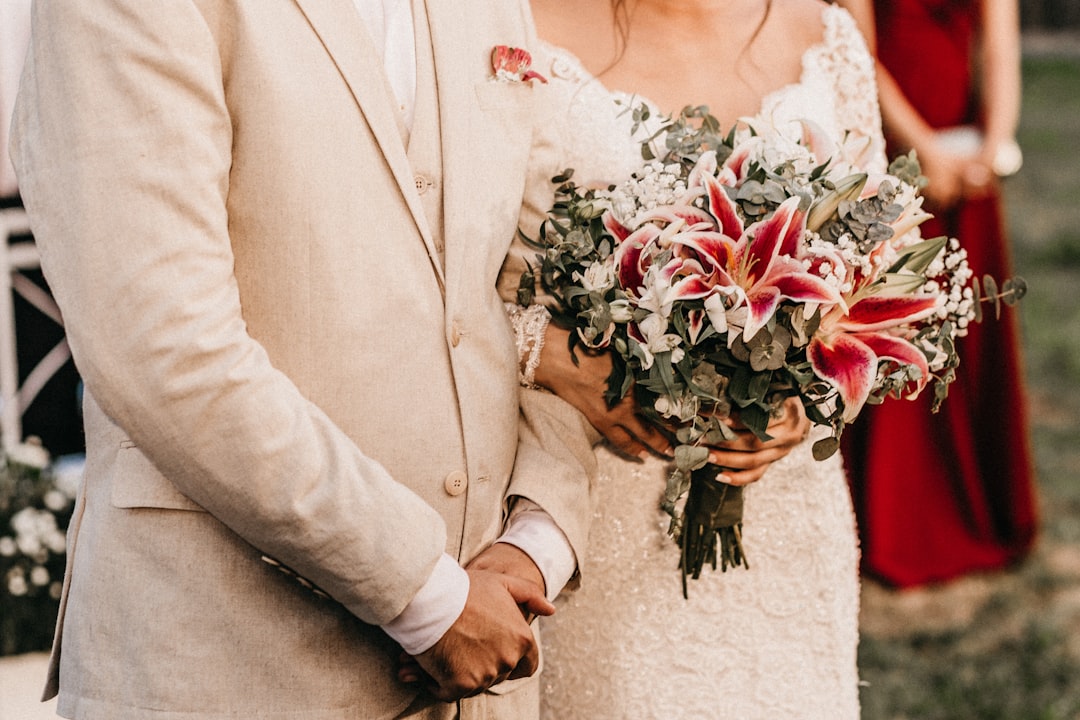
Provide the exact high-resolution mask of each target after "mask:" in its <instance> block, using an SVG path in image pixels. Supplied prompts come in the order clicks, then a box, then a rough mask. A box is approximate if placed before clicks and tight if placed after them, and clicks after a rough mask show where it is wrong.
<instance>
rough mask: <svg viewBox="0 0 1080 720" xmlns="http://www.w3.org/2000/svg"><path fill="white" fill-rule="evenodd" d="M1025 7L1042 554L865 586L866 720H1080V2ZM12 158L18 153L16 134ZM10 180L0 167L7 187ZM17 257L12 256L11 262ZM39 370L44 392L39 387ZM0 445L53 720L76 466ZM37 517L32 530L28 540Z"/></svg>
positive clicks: (22, 275) (75, 441)
mask: <svg viewBox="0 0 1080 720" xmlns="http://www.w3.org/2000/svg"><path fill="white" fill-rule="evenodd" d="M1020 5H1021V19H1022V26H1023V30H1024V33H1023V111H1022V116H1021V123H1020V129H1019V133H1018V138H1017V139H1018V141H1019V144H1020V146H1021V148H1022V149H1023V153H1024V164H1023V167H1022V169H1021V170H1020V171H1019V173H1018V174H1016V175H1014V176H1012V177H1009V178H1007V179H1006V180H1005V181H1004V188H1005V197H1006V204H1007V216H1008V229H1009V236H1010V239H1011V243H1012V251H1013V258H1014V262H1015V266H1016V271H1017V273H1018V274H1019V275H1021V276H1023V277H1024V278H1025V279H1026V280H1027V283H1028V286H1029V294H1028V296H1027V297H1026V298H1025V299H1024V301H1023V302H1022V303H1021V304H1020V306H1019V307H1018V308H1017V309H1016V312H1018V313H1019V317H1020V320H1021V326H1022V332H1023V338H1024V347H1025V363H1026V370H1025V372H1026V375H1027V378H1028V387H1029V397H1028V402H1029V407H1030V413H1031V419H1032V442H1033V447H1034V451H1035V459H1036V465H1037V472H1038V492H1039V510H1040V513H1041V523H1040V533H1039V539H1038V543H1037V545H1036V549H1035V551H1034V552H1033V553H1032V554H1031V555H1030V556H1029V557H1028V558H1026V559H1025V560H1024V561H1023V562H1021V563H1020V564H1019V565H1017V566H1016V567H1013V568H1010V569H1009V570H1007V571H1003V572H995V573H987V574H981V575H972V576H967V577H963V578H960V579H957V580H953V581H950V582H948V583H944V584H940V585H934V586H929V587H921V588H917V589H909V590H903V591H896V590H891V589H888V588H886V587H884V586H882V585H878V584H876V583H874V582H872V581H864V583H863V588H864V590H863V613H862V631H863V638H862V642H861V645H860V655H859V663H860V667H861V675H862V679H863V684H864V686H863V688H862V693H861V696H862V703H863V717H864V718H866V719H867V720H916V719H918V720H967V719H979V720H982V719H985V720H991V719H993V720H998V719H1000V720H1028V719H1030V720H1080V301H1078V298H1080V0H1021V3H1020ZM27 6H28V2H23V0H0V70H3V69H4V68H3V65H4V64H10V62H11V60H10V56H12V55H15V54H17V53H18V52H19V46H18V45H17V44H15V43H13V42H12V41H11V40H10V39H9V38H7V37H6V34H5V33H4V30H5V29H6V28H5V25H4V23H9V24H10V23H11V22H13V21H14V20H17V19H18V17H19V13H21V12H24V11H25V7H27ZM11 84H12V77H11V75H9V74H5V73H3V72H0V114H2V113H5V112H9V111H10V90H11ZM0 141H2V142H3V143H4V144H6V141H7V137H6V127H3V128H0ZM4 172H6V171H5V170H4V169H3V168H0V183H3V182H4V181H5V176H4V175H3V173H4ZM0 190H3V191H0V196H2V197H0V218H8V219H11V224H10V226H5V234H7V235H10V237H8V238H7V241H6V244H5V248H4V254H3V255H2V257H3V259H4V264H5V265H6V266H7V268H5V269H4V271H5V272H6V271H7V269H8V268H14V269H15V270H16V272H14V273H8V274H9V275H11V277H13V278H15V287H14V288H12V287H11V286H10V285H7V284H5V283H0V290H2V291H3V293H5V294H6V295H8V296H10V298H11V304H10V306H5V304H4V303H3V302H0V312H8V310H6V309H5V308H7V307H10V313H12V314H13V315H12V316H13V318H14V337H15V338H16V340H17V342H16V343H15V344H14V346H13V347H7V346H4V345H0V363H4V364H5V368H0V370H5V369H6V372H8V373H9V374H12V375H13V376H14V377H16V378H17V381H18V383H19V384H21V385H23V386H25V385H27V384H28V383H29V384H30V385H34V386H35V387H32V390H33V398H32V399H30V401H29V402H26V403H24V407H21V408H20V410H21V411H22V412H21V413H20V417H19V421H20V423H21V429H20V431H19V432H20V433H21V434H22V436H23V437H25V436H36V437H38V438H40V440H41V449H42V450H44V451H47V453H48V455H49V456H50V457H51V458H52V459H53V460H54V461H55V459H56V458H58V457H63V458H69V456H73V457H74V458H76V461H75V464H74V467H77V457H78V453H79V452H80V451H81V449H82V448H81V442H82V440H81V421H80V418H79V413H78V393H79V381H78V375H77V373H76V372H75V369H74V367H73V366H72V365H71V362H70V360H67V359H66V355H65V354H64V352H65V348H64V346H63V332H62V330H61V328H60V327H59V326H58V325H57V324H56V323H55V322H54V321H53V319H51V318H50V309H49V306H48V301H47V296H46V297H42V296H41V295H42V293H43V292H44V289H45V284H44V281H43V279H42V278H41V276H40V273H39V272H37V271H36V270H35V269H34V263H33V259H32V252H31V253H30V254H29V255H27V254H26V251H27V247H25V244H26V243H30V244H31V245H32V238H30V236H29V235H28V233H27V232H26V231H25V229H24V228H20V226H19V224H18V222H16V220H15V219H14V218H15V215H14V213H17V212H18V205H19V203H18V199H17V196H16V195H15V194H14V192H13V191H12V190H11V188H10V186H9V187H8V188H7V189H3V188H0ZM6 211H11V213H9V214H7V215H4V214H3V213H5V212H6ZM6 221H7V220H5V222H6ZM16 246H21V247H16ZM13 248H14V249H15V250H16V251H17V252H8V250H10V249H13ZM19 253H23V254H21V255H20V254H19ZM13 258H14V260H12V259H13ZM15 261H18V262H15ZM34 288H38V289H39V290H40V291H41V292H36V291H35V289H34ZM0 300H2V298H0ZM58 348H59V349H58ZM43 360H46V362H47V365H48V371H49V373H48V377H47V378H43V377H42V375H43V374H44V373H43V372H41V371H38V373H37V376H34V374H33V373H34V368H35V367H37V366H39V364H40V363H41V362H42V361H43ZM0 374H2V373H0ZM11 403H12V401H11V400H10V398H9V400H8V404H7V405H6V409H7V410H8V411H10V410H11V409H12V407H13V405H12V404H11ZM3 409H4V406H0V411H2V410H3ZM3 441H4V446H5V448H6V449H8V450H9V456H10V455H11V453H12V451H13V452H15V453H16V454H17V453H22V455H21V457H22V458H23V460H25V461H26V462H27V463H29V464H28V465H23V466H20V467H21V469H20V470H19V471H18V472H14V471H11V470H5V471H0V536H6V537H10V538H13V540H12V541H11V542H9V543H8V544H7V545H5V543H4V542H3V538H2V537H0V580H3V581H4V582H3V583H0V656H2V657H0V718H3V719H4V720H9V719H10V720H26V719H28V718H30V717H32V716H33V717H36V716H37V715H36V714H35V715H31V714H30V713H35V712H39V711H41V710H44V714H43V715H42V716H43V717H44V716H49V715H51V713H50V712H48V710H47V709H46V708H41V709H40V710H35V709H33V708H34V706H35V699H36V697H37V695H38V692H39V688H40V686H41V681H42V678H43V673H44V667H45V656H44V655H43V654H42V653H41V652H40V651H41V650H44V649H45V648H46V647H47V645H48V641H49V638H50V637H51V631H52V627H51V626H52V619H53V618H54V617H55V592H54V591H55V590H56V589H57V587H56V583H57V582H58V580H59V578H58V577H57V573H58V572H62V552H59V553H57V552H52V553H51V554H49V552H48V550H49V548H48V544H49V537H50V536H49V532H51V531H53V530H59V531H61V532H62V530H63V528H64V527H66V517H67V516H68V515H69V514H70V494H71V483H72V479H71V472H72V471H71V468H72V467H73V464H72V461H71V460H70V459H68V460H66V461H65V462H62V463H60V464H59V465H50V466H48V467H46V468H44V469H42V468H40V467H37V466H36V465H35V463H37V462H38V461H39V460H40V458H41V455H40V454H38V455H35V454H34V451H33V449H30V450H29V454H27V452H28V451H27V448H25V447H19V448H17V449H13V447H14V444H13V443H12V438H11V437H10V435H9V437H7V438H3ZM50 493H52V494H51V495H50ZM18 503H22V504H23V505H18ZM27 503H29V504H34V505H36V506H37V508H38V509H39V510H40V511H41V512H42V513H44V512H47V513H48V514H49V515H51V516H52V519H51V520H50V519H48V518H45V517H44V515H43V514H39V515H38V516H35V517H36V518H37V520H36V522H37V524H36V525H34V526H33V528H36V529H35V530H34V532H37V533H38V537H39V540H40V543H39V544H40V545H41V546H42V547H37V548H31V549H36V551H37V552H38V554H39V555H40V553H41V552H42V551H43V550H44V551H45V552H46V555H48V560H49V562H48V563H46V564H47V565H48V566H49V568H50V576H49V577H48V578H45V579H44V582H43V583H41V584H35V582H34V581H32V580H31V579H30V576H29V574H26V583H25V587H22V586H18V583H16V586H15V588H14V589H15V590H19V589H22V590H23V592H21V593H14V592H13V591H12V588H13V586H12V584H11V583H10V582H9V581H10V577H13V575H11V576H7V575H3V573H11V572H14V571H12V570H11V568H13V567H15V566H16V564H17V563H16V561H17V560H18V558H19V557H21V556H22V555H24V554H25V553H23V552H22V551H23V549H24V548H22V547H21V546H17V545H16V544H13V543H15V540H14V538H16V537H17V535H18V532H17V531H16V530H14V529H12V528H9V527H6V525H10V524H11V520H12V519H13V516H14V515H15V514H16V513H17V511H18V510H19V509H20V507H22V506H24V505H26V504H27ZM27 517H28V516H27V515H23V516H22V521H21V522H22V525H23V526H24V530H25V529H26V527H28V526H29V525H31V524H30V523H28V521H27ZM50 523H51V525H50ZM46 526H49V527H46ZM33 528H31V529H33ZM27 532H30V531H29V530H27ZM24 534H25V533H24ZM27 542H29V543H30V544H31V545H32V544H33V542H31V541H30V540H27ZM13 547H14V548H16V550H12V548H13ZM7 550H11V552H10V553H8V552H6V551H7ZM57 563H59V564H58V565H57ZM57 568H60V569H61V570H57ZM38 580H41V578H38ZM28 708H30V709H28Z"/></svg>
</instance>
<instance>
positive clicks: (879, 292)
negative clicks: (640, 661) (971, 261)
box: [518, 108, 1024, 594]
mask: <svg viewBox="0 0 1080 720" xmlns="http://www.w3.org/2000/svg"><path fill="white" fill-rule="evenodd" d="M635 112H641V111H640V110H638V111H635ZM658 138H662V139H663V142H664V147H663V150H662V151H661V152H657V150H656V148H655V147H654V146H655V144H656V143H657V142H658ZM642 147H643V156H644V158H645V162H644V165H643V167H642V168H641V170H640V171H639V172H637V173H636V174H635V175H634V176H633V177H632V178H631V179H629V180H628V181H626V182H624V183H622V184H621V185H617V186H612V187H609V188H606V189H590V188H584V187H579V186H577V185H576V184H575V183H574V182H573V179H572V171H566V172H564V173H563V174H562V175H560V176H559V177H557V178H555V179H554V180H555V182H556V183H558V184H559V187H558V189H557V192H556V202H555V205H554V207H553V209H552V211H551V213H550V214H549V217H548V219H547V220H546V222H545V223H544V225H543V227H542V228H541V229H540V232H539V236H538V238H537V239H532V240H528V242H530V243H531V244H532V245H533V246H534V247H535V248H536V249H537V250H538V251H539V254H538V255H537V267H535V268H530V271H528V272H526V273H525V275H524V276H523V278H522V283H521V289H520V290H519V297H518V300H519V302H521V303H523V304H528V303H530V302H532V301H533V300H534V296H535V294H536V292H537V287H536V283H537V281H538V282H539V284H540V289H542V290H543V292H544V293H546V294H547V295H548V296H550V299H551V302H550V305H551V307H550V308H549V309H550V310H551V312H552V318H553V322H556V323H558V324H560V325H562V326H564V327H568V328H572V329H573V330H574V331H575V332H572V333H571V343H570V350H571V352H572V353H573V352H575V349H576V348H579V347H582V346H583V347H584V348H587V350H588V351H611V352H612V356H613V358H614V369H613V371H612V374H611V376H610V377H609V378H608V392H607V399H608V401H609V402H611V403H614V402H616V401H618V399H619V398H621V397H623V396H624V395H625V394H626V393H628V392H633V393H635V396H636V400H637V402H638V405H639V407H640V410H641V412H642V413H643V414H644V415H645V416H646V417H647V418H648V419H650V420H651V421H652V422H654V423H655V424H656V425H658V426H659V427H661V428H666V429H668V430H669V431H670V434H671V435H672V436H673V438H674V440H675V443H676V447H675V452H674V456H675V470H674V472H673V473H672V476H671V479H670V480H669V482H668V486H667V489H666V492H665V499H664V509H665V510H666V511H667V512H668V513H669V514H670V515H671V517H672V522H671V529H670V532H671V534H672V536H673V537H674V538H675V539H676V541H677V542H678V544H679V547H680V549H681V561H680V567H681V571H682V582H683V592H684V594H685V593H686V578H687V576H688V575H690V576H692V577H694V578H697V577H698V576H699V574H700V572H701V570H702V568H703V566H704V565H705V564H711V565H712V566H713V567H714V568H715V566H716V563H717V559H718V558H719V561H720V564H721V569H724V570H726V568H727V567H728V566H729V565H731V566H737V565H746V564H747V563H746V558H745V555H744V553H743V549H742V540H741V522H742V497H741V488H739V487H736V486H731V485H727V484H722V483H719V482H717V481H716V480H715V478H716V476H717V475H718V474H719V472H720V471H721V469H720V468H717V467H715V466H711V465H708V464H707V463H706V460H707V457H708V449H707V446H708V445H710V444H714V443H716V442H719V441H722V440H724V439H730V438H731V437H733V435H732V431H731V429H730V427H729V425H728V423H727V422H725V420H728V419H729V418H730V419H734V420H737V421H738V422H739V423H741V425H742V426H744V427H746V428H747V429H749V430H750V431H751V432H753V433H754V434H755V435H756V436H758V437H760V438H763V439H767V438H768V435H767V432H766V429H767V425H768V423H769V420H770V418H771V417H773V415H774V414H775V413H776V412H777V411H778V409H779V408H780V405H781V403H782V402H783V401H784V399H785V398H787V397H792V396H794V397H798V398H799V399H800V400H801V402H802V404H803V405H804V407H805V409H806V412H807V415H808V417H809V418H810V419H811V421H812V422H813V423H815V424H817V425H822V426H826V427H828V428H830V430H831V433H830V434H829V436H828V437H825V438H823V439H820V440H818V441H817V442H816V443H815V444H814V446H813V453H814V456H815V458H817V459H819V460H820V459H824V458H826V457H828V456H830V455H832V454H833V453H835V452H836V450H837V449H838V448H839V438H840V435H841V432H842V431H843V427H844V425H845V423H848V422H851V421H852V420H853V419H854V418H855V417H856V415H858V413H859V411H860V409H861V408H862V407H863V405H864V404H865V403H867V402H870V403H878V402H881V401H883V400H884V399H885V398H886V397H887V396H895V397H901V398H910V397H914V396H915V395H917V394H918V393H919V392H921V391H922V390H923V389H924V387H925V386H927V385H928V384H933V385H934V388H933V390H934V392H935V409H936V407H937V404H938V403H939V402H940V401H941V400H942V399H943V398H944V397H945V395H946V394H947V390H948V384H949V383H950V382H951V381H952V380H953V378H954V377H955V371H956V367H957V365H958V358H957V355H956V349H955V345H954V340H955V338H956V337H957V336H959V335H963V334H964V332H965V328H966V327H967V325H968V323H969V322H971V321H972V320H974V319H975V318H976V315H977V311H978V306H979V304H980V294H989V295H990V296H991V299H992V300H993V301H994V302H995V303H997V302H999V301H1000V300H1005V301H1008V302H1012V301H1013V300H1015V299H1018V298H1019V297H1020V296H1021V295H1022V294H1023V292H1024V286H1023V283H1022V281H1019V280H1015V281H1010V282H1009V283H1007V284H1006V285H1003V286H1002V289H1001V292H998V290H997V288H996V287H987V288H986V289H987V290H989V292H988V293H983V292H982V288H981V287H980V283H979V282H978V281H976V280H975V279H974V278H973V277H972V273H971V271H970V270H969V268H968V266H967V261H966V255H965V252H964V250H962V249H961V248H960V247H959V245H958V243H957V242H956V241H955V240H950V239H947V238H934V239H924V238H922V237H921V236H920V234H919V230H918V227H919V225H920V223H922V222H923V221H924V220H925V219H926V218H928V217H930V216H929V215H928V214H927V213H925V212H924V211H923V210H922V198H921V197H920V196H919V194H918V192H917V190H918V183H919V172H918V165H917V162H916V161H915V159H914V157H913V156H910V157H903V158H899V159H898V160H897V161H896V162H894V163H893V165H892V166H891V167H890V169H889V174H886V175H881V176H876V177H871V176H869V175H867V174H866V173H863V172H858V171H856V170H855V169H854V168H853V166H852V165H850V164H848V163H846V162H845V161H844V160H843V158H844V157H845V156H846V155H850V154H851V153H852V152H853V150H854V149H855V148H847V147H843V146H837V145H836V144H835V143H831V142H830V141H828V140H827V139H826V138H825V136H824V134H823V133H821V132H820V131H819V130H817V129H816V128H815V127H814V126H813V125H811V124H809V123H803V124H802V127H801V135H800V137H796V138H792V137H788V136H786V135H785V134H784V133H782V132H780V131H779V130H777V129H774V128H771V127H758V126H751V125H745V124H744V125H741V126H739V127H738V128H736V129H733V130H731V131H730V132H728V133H727V134H726V135H722V134H721V133H720V131H719V128H718V127H717V124H716V121H715V119H713V118H712V117H711V116H709V115H708V113H707V111H705V109H704V108H688V109H687V110H684V112H683V113H682V115H681V116H680V117H678V118H675V119H672V120H670V121H668V122H667V123H666V124H665V126H664V128H663V130H662V131H661V132H660V133H657V134H656V135H654V136H652V137H651V138H650V139H649V140H647V141H646V142H645V143H644V144H643V146H642ZM987 285H989V283H987Z"/></svg>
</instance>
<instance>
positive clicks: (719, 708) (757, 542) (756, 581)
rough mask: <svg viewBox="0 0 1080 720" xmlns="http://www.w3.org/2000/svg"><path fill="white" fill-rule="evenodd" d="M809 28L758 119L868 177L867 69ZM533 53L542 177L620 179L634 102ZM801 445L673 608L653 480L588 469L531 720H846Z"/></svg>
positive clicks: (651, 471)
mask: <svg viewBox="0 0 1080 720" xmlns="http://www.w3.org/2000/svg"><path fill="white" fill-rule="evenodd" d="M823 22H824V26H825V33H824V40H823V41H822V42H821V43H820V44H818V45H816V46H814V47H812V48H810V49H809V50H807V52H806V53H805V55H804V57H803V74H802V78H801V80H800V81H799V82H798V83H797V84H793V85H790V86H787V87H784V88H782V89H780V90H778V91H776V92H773V93H771V94H770V95H768V96H767V98H766V99H765V101H764V103H763V106H762V109H761V117H763V118H766V119H768V120H770V121H772V122H773V123H774V124H777V125H782V124H783V123H790V122H794V121H796V120H797V119H799V118H809V119H811V120H813V121H814V122H816V123H817V124H818V125H819V126H820V127H821V128H823V129H824V130H825V131H826V132H829V133H831V134H832V135H833V136H834V137H840V136H841V133H844V132H846V131H850V132H853V133H861V134H863V135H865V136H867V137H868V138H870V139H871V140H872V144H873V147H874V148H876V152H875V153H873V154H874V155H875V161H874V163H873V165H874V167H872V168H869V169H873V170H879V171H880V170H883V169H884V154H883V152H881V148H882V147H883V146H884V145H883V141H882V140H881V129H880V119H879V115H878V108H877V100H876V92H875V89H874V80H873V63H872V61H871V58H870V56H869V54H868V52H867V50H866V47H865V45H864V44H863V40H862V37H861V36H860V35H859V34H858V32H857V30H856V29H855V26H854V23H853V22H852V21H851V18H850V16H848V15H847V14H846V13H845V12H844V11H843V10H840V9H839V8H836V7H835V6H830V7H828V8H827V9H825V10H824V11H823ZM546 51H547V53H548V54H549V56H550V57H549V58H548V60H550V64H548V63H547V62H546V61H544V62H543V63H542V64H540V65H539V66H538V67H537V69H538V70H539V71H540V72H542V73H543V74H545V75H546V76H547V77H548V78H549V79H550V82H551V84H552V87H551V88H550V90H551V91H552V92H553V93H554V94H555V95H556V96H557V97H558V101H557V102H556V105H557V106H558V107H559V108H560V110H559V112H558V113H557V114H556V116H555V121H554V127H550V128H549V130H551V131H552V132H553V133H554V138H555V139H554V142H557V143H559V145H558V147H560V148H561V152H562V157H561V160H562V164H561V166H560V167H558V168H552V170H553V171H557V170H561V169H562V168H566V167H572V168H574V169H575V175H574V178H575V180H577V181H578V182H579V183H590V182H599V183H602V184H607V183H610V182H617V181H620V180H622V179H625V178H626V177H627V176H628V175H629V174H630V173H631V172H632V171H633V170H635V169H636V168H637V167H638V166H639V165H640V163H641V155H640V150H639V146H638V145H637V144H636V143H635V142H633V141H632V139H631V137H630V126H631V123H632V119H631V117H630V113H629V112H628V111H627V110H628V108H629V107H630V106H631V105H633V104H636V103H640V102H641V99H640V98H632V97H630V96H628V95H626V94H623V93H618V92H611V91H609V90H607V89H606V88H604V87H603V86H602V85H601V84H600V82H599V81H598V80H596V79H595V78H593V77H591V76H590V75H589V74H588V73H587V72H586V71H585V69H584V68H583V66H582V65H581V64H580V63H579V62H578V61H577V59H576V58H574V57H573V56H572V55H570V54H569V53H568V52H566V51H564V50H562V49H560V48H557V47H552V46H548V47H546ZM562 103H565V105H563V104H562ZM564 110H565V112H564ZM544 209H546V208H539V210H544ZM814 437H820V435H818V434H817V433H815V434H814ZM812 440H813V438H811V440H810V441H807V442H804V443H802V445H800V446H799V447H797V448H796V449H795V450H794V451H793V452H792V453H791V454H790V455H788V456H787V457H786V458H785V459H783V460H782V461H780V462H778V463H776V464H775V465H774V466H773V467H772V468H770V470H769V471H768V473H767V474H766V475H765V477H764V478H763V479H762V480H760V481H759V482H757V483H755V484H753V485H752V486H750V487H749V488H747V490H746V494H745V516H744V536H743V540H744V547H745V549H746V552H747V556H748V559H749V565H750V567H749V569H743V568H735V569H732V570H728V571H727V572H726V573H721V572H720V571H719V570H717V571H716V572H713V571H712V570H711V569H708V568H707V569H706V570H705V571H704V572H703V574H702V577H701V578H700V579H699V580H696V581H695V580H690V581H689V600H685V599H683V597H682V592H681V585H680V582H679V571H678V569H677V561H678V551H677V548H676V546H675V545H674V543H673V541H672V540H671V538H669V537H668V535H667V527H668V518H667V516H666V515H665V514H664V513H663V512H662V511H661V510H660V509H659V500H660V497H661V494H662V491H663V488H664V482H665V478H666V477H667V473H668V467H667V465H666V464H664V463H663V462H661V461H660V460H648V461H646V462H644V463H640V464H638V463H632V462H628V461H625V460H623V459H620V458H619V457H617V456H616V455H614V454H613V453H611V452H609V451H607V450H605V449H603V448H601V449H600V450H599V451H598V453H599V461H600V471H601V477H600V480H599V491H598V493H599V503H598V505H597V508H596V514H595V517H594V519H593V525H592V530H591V534H590V546H589V555H588V557H586V558H584V559H583V562H582V572H583V581H582V585H581V588H580V590H578V591H577V592H575V593H572V594H569V595H568V596H567V597H566V598H565V600H564V601H563V603H562V604H561V606H560V607H559V611H558V612H557V613H556V615H555V616H554V617H551V618H544V620H543V622H542V626H541V630H542V637H543V643H544V653H545V657H544V669H543V675H542V681H541V684H542V687H543V716H544V717H545V718H547V719H548V720H573V719H575V718H582V719H585V718H588V719H590V720H592V719H596V718H612V719H614V718H618V719H619V720H622V719H623V718H634V719H635V720H637V719H643V718H676V719H682V718H740V719H742V720H755V719H761V720H765V719H768V720H776V719H782V718H800V719H816V718H821V719H822V720H826V719H827V720H838V719H843V718H855V717H857V716H858V713H859V701H858V675H857V668H856V645H857V643H858V625H857V622H858V617H857V616H858V597H859V587H858V575H857V561H858V547H857V540H856V532H855V520H854V514H853V512H852V505H851V501H850V498H849V495H848V488H847V484H846V481H845V477H844V474H843V469H842V467H841V463H840V458H839V455H835V456H833V457H832V458H831V459H829V460H827V461H825V462H816V461H814V459H813V458H812V457H811V453H810V445H811V442H812Z"/></svg>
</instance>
